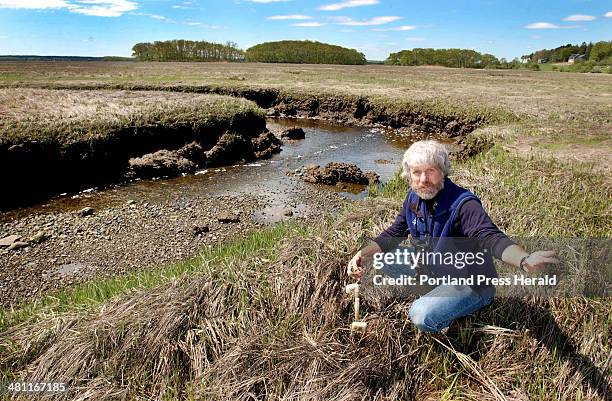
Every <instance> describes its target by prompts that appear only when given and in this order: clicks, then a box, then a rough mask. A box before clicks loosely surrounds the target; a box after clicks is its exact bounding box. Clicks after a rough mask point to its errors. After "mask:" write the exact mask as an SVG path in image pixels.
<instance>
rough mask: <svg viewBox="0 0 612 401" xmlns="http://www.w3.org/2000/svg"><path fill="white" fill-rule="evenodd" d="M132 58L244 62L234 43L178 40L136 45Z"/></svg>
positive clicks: (242, 55) (140, 59) (241, 52)
mask: <svg viewBox="0 0 612 401" xmlns="http://www.w3.org/2000/svg"><path fill="white" fill-rule="evenodd" d="M132 57H134V58H135V59H136V60H139V61H244V51H243V50H240V49H239V48H238V45H237V44H236V43H234V42H226V43H225V44H221V43H212V42H206V41H203V40H199V41H195V40H183V39H178V40H165V41H155V42H153V43H149V42H146V43H136V44H135V45H134V47H132Z"/></svg>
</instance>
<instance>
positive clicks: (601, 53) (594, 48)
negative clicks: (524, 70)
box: [522, 41, 612, 65]
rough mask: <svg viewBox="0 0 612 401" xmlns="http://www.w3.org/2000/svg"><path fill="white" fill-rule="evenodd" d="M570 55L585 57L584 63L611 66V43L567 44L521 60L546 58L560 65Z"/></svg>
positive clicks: (525, 56)
mask: <svg viewBox="0 0 612 401" xmlns="http://www.w3.org/2000/svg"><path fill="white" fill-rule="evenodd" d="M572 54H583V55H585V58H586V61H590V62H593V63H596V64H600V65H612V41H601V42H597V43H594V44H593V43H589V44H587V43H586V42H582V44H581V45H572V44H567V45H565V46H559V47H557V48H555V49H542V50H538V51H536V52H533V53H531V54H527V55H524V56H523V57H522V58H529V59H530V60H531V61H532V62H534V63H535V62H537V61H538V60H540V59H544V58H547V59H548V61H549V62H551V63H562V62H566V61H568V60H569V57H570V56H571V55H572Z"/></svg>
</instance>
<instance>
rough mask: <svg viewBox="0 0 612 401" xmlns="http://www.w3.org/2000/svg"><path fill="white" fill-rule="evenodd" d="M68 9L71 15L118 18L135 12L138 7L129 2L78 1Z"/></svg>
mask: <svg viewBox="0 0 612 401" xmlns="http://www.w3.org/2000/svg"><path fill="white" fill-rule="evenodd" d="M68 8H69V9H70V11H71V12H73V13H79V14H85V15H91V16H95V17H120V16H121V15H123V14H124V13H126V12H128V11H132V10H136V9H137V8H138V5H137V4H136V3H135V2H133V1H129V0H80V1H75V2H73V3H71V4H70V5H69V6H68Z"/></svg>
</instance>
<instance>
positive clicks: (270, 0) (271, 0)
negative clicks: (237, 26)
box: [248, 0, 291, 4]
mask: <svg viewBox="0 0 612 401" xmlns="http://www.w3.org/2000/svg"><path fill="white" fill-rule="evenodd" d="M248 1H250V2H251V3H262V4H266V3H280V2H284V1H291V0H248Z"/></svg>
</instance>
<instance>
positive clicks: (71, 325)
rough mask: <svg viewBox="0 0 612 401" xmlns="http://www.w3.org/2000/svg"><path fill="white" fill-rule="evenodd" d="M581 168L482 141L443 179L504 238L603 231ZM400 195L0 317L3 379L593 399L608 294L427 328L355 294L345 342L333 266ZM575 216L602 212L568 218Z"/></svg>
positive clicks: (194, 389) (133, 390)
mask: <svg viewBox="0 0 612 401" xmlns="http://www.w3.org/2000/svg"><path fill="white" fill-rule="evenodd" d="M519 167H520V168H519ZM534 170H537V171H539V172H540V173H541V174H540V175H537V176H536V175H534V174H533V171H534ZM508 171H510V172H511V173H510V174H508ZM587 173H588V172H586V171H585V170H584V166H582V165H579V164H572V163H569V164H559V162H558V161H555V160H538V159H530V160H527V161H526V160H524V159H520V158H517V157H515V156H513V155H512V154H511V153H509V152H506V151H504V150H503V148H502V147H501V146H496V147H494V148H492V149H491V150H489V151H488V152H486V153H484V154H482V155H480V156H478V157H476V158H473V159H470V160H468V161H465V162H462V163H459V164H457V165H456V167H455V171H454V178H455V179H456V180H457V181H459V182H462V183H463V184H465V185H467V186H468V187H469V188H472V189H474V190H475V191H476V192H477V193H478V194H479V195H480V196H481V197H482V199H483V202H484V204H485V205H486V207H487V209H488V210H489V211H490V214H491V215H492V217H493V218H494V220H496V221H497V222H498V223H500V226H502V227H503V228H504V229H505V230H506V231H507V232H508V233H509V234H512V235H543V236H544V235H546V236H548V235H550V236H567V235H575V234H576V232H575V231H572V227H574V228H578V229H579V230H580V233H579V235H584V236H593V237H596V236H602V235H603V236H605V235H606V234H607V233H609V232H610V230H611V227H610V223H609V221H610V219H609V218H607V219H606V216H609V212H610V211H609V204H610V192H609V191H607V192H605V191H604V190H603V189H602V190H601V191H599V192H598V191H589V192H584V191H583V189H584V188H583V187H582V186H583V185H585V186H587V187H588V188H603V187H601V185H602V181H601V177H598V176H596V175H590V176H589V175H587ZM553 184H555V185H553ZM558 186H563V187H564V188H566V190H565V191H564V192H563V193H560V192H559V191H558V190H557V188H558ZM536 187H537V188H538V191H539V192H538V193H534V189H535V188H536ZM405 190H406V186H405V183H404V182H402V181H401V180H400V179H399V178H396V179H394V180H392V181H391V182H390V183H389V184H388V185H387V186H386V187H385V188H383V189H382V190H381V191H378V192H376V193H375V194H374V193H373V194H372V197H371V199H369V200H366V201H365V202H362V203H358V204H355V205H353V206H352V207H351V208H350V209H349V210H346V211H344V212H343V213H342V214H341V215H340V216H338V217H336V218H335V219H333V220H331V219H328V220H327V221H323V222H319V223H316V224H310V225H308V226H307V227H305V226H301V225H299V224H297V223H290V224H285V225H281V226H276V227H274V228H271V229H264V230H263V231H259V232H255V233H253V234H252V235H251V236H250V237H249V238H248V239H246V240H244V241H236V242H233V243H231V244H228V245H224V246H221V247H219V248H217V249H214V250H210V251H204V253H202V254H201V255H200V256H199V257H196V258H194V259H192V260H190V261H185V262H182V263H180V264H177V265H173V266H170V267H168V268H167V269H164V270H162V271H156V272H152V273H146V272H142V273H139V274H138V275H135V276H132V277H129V278H128V279H123V280H113V279H111V280H108V279H107V280H104V281H98V282H92V283H90V284H87V285H85V286H84V287H81V288H78V289H75V290H68V291H66V292H64V293H63V294H61V295H59V296H57V297H55V298H53V297H49V298H47V299H46V300H44V301H41V302H39V303H36V304H31V305H29V306H28V307H26V308H24V309H23V310H21V311H17V312H8V311H4V314H3V319H2V322H3V330H2V334H1V335H0V346H1V347H2V348H1V353H0V366H2V371H3V375H4V376H8V375H10V376H12V375H19V374H24V373H25V372H26V371H27V372H29V374H30V375H32V377H34V376H36V377H53V378H56V379H58V380H69V382H70V383H71V385H72V386H73V389H74V390H75V391H74V392H73V393H71V394H68V395H67V398H68V399H70V398H71V397H72V396H73V395H74V394H85V393H87V394H90V395H91V396H93V397H95V398H97V399H105V398H109V397H111V396H119V395H121V396H127V397H128V398H139V397H147V396H148V397H153V398H161V399H177V398H179V399H194V398H198V397H203V398H205V399H227V400H230V399H231V400H235V399H250V398H252V397H265V398H268V399H269V398H281V397H286V398H290V397H292V396H294V397H304V396H305V395H306V394H308V396H309V397H310V398H312V399H348V398H350V399H364V400H365V399H372V398H378V399H492V400H504V399H542V400H548V399H550V400H556V399H559V398H562V399H576V400H581V399H585V400H586V399H588V400H599V399H600V400H604V399H606V393H605V392H606V391H607V388H608V387H609V375H608V374H607V371H606V369H607V368H609V355H610V352H611V351H612V350H611V349H610V339H609V330H608V329H607V328H608V327H609V326H610V324H611V323H612V315H610V310H612V308H611V307H612V303H611V302H612V301H610V299H582V298H574V299H553V300H538V299H507V298H502V299H498V300H497V301H496V302H495V303H494V304H493V305H492V306H491V307H489V308H486V309H485V310H483V311H481V312H479V313H477V314H476V315H474V316H472V317H469V318H467V319H462V320H461V322H460V325H459V327H458V329H457V331H456V332H454V333H452V334H450V333H449V335H448V336H430V335H420V334H417V333H416V331H415V329H414V328H413V327H412V326H411V325H409V324H406V316H407V315H406V314H407V309H408V306H409V302H401V300H399V301H396V300H391V299H387V300H378V299H367V298H366V299H364V308H365V310H366V311H367V312H368V314H367V317H366V320H367V321H368V322H369V326H368V331H367V333H366V334H365V335H364V336H363V337H356V338H353V337H351V336H350V335H349V332H348V324H349V323H350V319H351V308H350V305H351V302H350V298H349V297H348V296H346V295H345V294H343V286H344V284H346V283H347V278H346V276H345V274H344V273H343V272H344V268H345V264H346V262H347V260H348V258H349V257H350V255H351V254H352V253H353V252H354V251H355V250H356V249H357V248H358V246H359V244H360V240H361V238H362V237H363V236H372V235H375V234H376V233H378V232H379V231H380V230H381V229H382V228H384V227H385V226H386V225H387V224H389V222H390V221H391V220H392V219H393V217H394V214H395V212H396V211H397V209H398V208H399V204H400V201H401V199H402V198H403V196H404V194H405ZM567 204H572V205H574V208H575V209H574V210H569V209H568V208H566V207H565V206H566V205H567ZM525 205H529V206H530V207H529V208H525V207H524V206H525ZM551 210H553V211H554V213H553V215H552V216H550V217H549V215H550V214H551V212H550V211H551ZM576 211H577V212H576ZM586 214H591V215H593V216H599V217H600V218H593V219H588V220H582V221H580V220H579V219H578V217H579V216H584V215H586ZM550 219H552V220H550ZM557 221H567V222H568V224H567V225H566V226H565V225H559V224H555V222H557ZM151 310H155V311H156V313H155V315H154V316H152V315H151V314H150V313H149V312H150V311H151ZM578 316H582V317H585V318H577V317H578ZM143 351H144V352H143Z"/></svg>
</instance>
